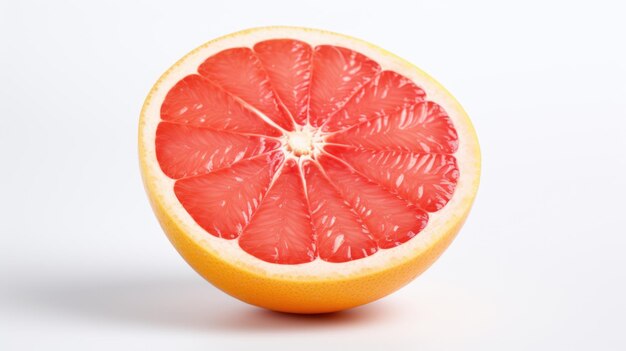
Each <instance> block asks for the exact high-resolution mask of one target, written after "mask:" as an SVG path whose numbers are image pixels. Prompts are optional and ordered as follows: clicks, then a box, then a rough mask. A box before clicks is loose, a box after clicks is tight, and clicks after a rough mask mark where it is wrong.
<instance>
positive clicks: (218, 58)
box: [198, 48, 293, 130]
mask: <svg viewBox="0 0 626 351" xmlns="http://www.w3.org/2000/svg"><path fill="white" fill-rule="evenodd" d="M198 72H199V73H200V75H202V76H203V77H205V78H207V79H208V80H210V81H212V82H214V83H215V84H217V85H219V86H221V87H222V88H224V89H225V90H226V91H228V92H230V93H232V94H233V95H235V96H237V97H238V98H240V99H241V100H243V101H245V102H246V103H248V104H250V105H251V106H252V107H254V108H256V109H257V110H259V111H260V112H261V113H263V114H264V115H266V116H267V117H269V118H270V119H271V120H272V121H274V122H275V123H276V124H278V125H279V126H281V127H282V128H284V129H286V130H293V121H292V119H291V117H290V116H289V114H288V112H287V111H286V110H285V108H284V107H283V106H282V105H281V103H280V101H279V100H278V97H277V96H276V94H275V93H274V90H273V89H272V86H271V84H270V79H269V76H268V74H267V72H266V71H265V69H264V68H263V66H262V64H261V61H260V60H259V59H258V57H257V56H256V55H255V54H254V52H252V50H251V49H250V48H233V49H227V50H224V51H222V52H220V53H218V54H216V55H213V56H211V57H209V58H208V59H206V61H204V62H203V63H202V64H201V65H200V67H199V68H198Z"/></svg>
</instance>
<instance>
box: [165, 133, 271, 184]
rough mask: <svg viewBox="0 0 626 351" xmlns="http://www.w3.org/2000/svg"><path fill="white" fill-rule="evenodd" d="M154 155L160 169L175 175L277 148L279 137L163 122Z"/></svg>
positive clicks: (192, 173) (187, 174)
mask: <svg viewBox="0 0 626 351" xmlns="http://www.w3.org/2000/svg"><path fill="white" fill-rule="evenodd" d="M155 144H156V145H155V147H156V151H157V159H158V160H159V164H160V165H161V169H162V170H163V173H165V174H167V176H169V177H170V178H174V179H178V178H184V177H190V176H195V175H200V174H204V173H208V172H211V171H212V170H215V169H220V168H224V167H229V166H230V165H232V164H233V163H235V162H238V161H241V160H242V159H247V158H250V157H253V156H256V155H259V154H262V153H265V152H267V151H271V150H276V149H278V148H279V147H280V146H281V143H280V141H278V140H276V139H272V138H268V137H259V136H250V135H241V134H236V133H230V132H223V131H222V132H220V131H215V130H212V129H206V128H198V127H191V126H189V125H184V124H175V123H168V122H163V123H161V124H159V126H158V128H157V131H156V142H155Z"/></svg>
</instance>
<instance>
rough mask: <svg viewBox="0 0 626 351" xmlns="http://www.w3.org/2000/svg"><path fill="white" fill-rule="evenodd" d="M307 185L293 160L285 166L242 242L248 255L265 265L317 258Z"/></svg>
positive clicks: (251, 220) (249, 225) (295, 262)
mask: <svg viewBox="0 0 626 351" xmlns="http://www.w3.org/2000/svg"><path fill="white" fill-rule="evenodd" d="M315 244H316V243H315V237H314V234H313V228H312V225H311V217H310V216H309V205H308V203H307V201H306V197H305V195H304V185H303V184H302V177H301V175H300V171H299V170H298V165H297V164H296V162H295V161H294V160H288V161H287V162H286V163H285V165H284V166H283V168H282V170H281V172H280V175H279V176H278V178H277V179H276V182H274V184H273V185H272V187H271V189H270V190H269V192H268V193H267V196H265V198H263V200H261V204H260V205H259V208H258V209H257V211H256V212H255V213H254V214H253V215H252V218H251V219H250V223H249V224H248V226H247V227H246V228H245V229H244V230H243V233H242V234H241V237H240V238H239V245H240V246H241V248H242V249H243V250H244V251H246V252H248V253H249V254H251V255H253V256H255V257H258V258H260V259H262V260H264V261H266V262H272V263H279V264H298V263H305V262H310V261H313V260H314V259H315V258H317V254H316V247H315Z"/></svg>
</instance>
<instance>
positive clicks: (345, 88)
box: [310, 45, 380, 127]
mask: <svg viewBox="0 0 626 351" xmlns="http://www.w3.org/2000/svg"><path fill="white" fill-rule="evenodd" d="M379 72H380V65H378V63H376V62H375V61H373V60H371V59H369V58H368V57H366V56H365V55H362V54H360V53H358V52H355V51H353V50H350V49H347V48H342V47H338V46H332V45H319V46H317V47H316V48H315V51H314V54H313V78H312V82H311V106H310V117H311V119H310V121H311V124H312V125H313V126H314V127H320V126H322V125H323V124H324V123H325V122H326V121H327V119H328V117H329V116H330V115H332V114H333V113H335V112H337V111H338V110H339V109H340V108H341V107H343V105H345V104H346V103H347V102H348V100H350V98H351V97H352V96H353V95H354V94H355V93H357V92H358V91H359V89H361V88H362V87H363V85H365V84H366V83H367V82H369V81H370V80H372V79H374V78H375V77H376V75H378V73H379Z"/></svg>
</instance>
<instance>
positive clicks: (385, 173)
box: [328, 146, 459, 212]
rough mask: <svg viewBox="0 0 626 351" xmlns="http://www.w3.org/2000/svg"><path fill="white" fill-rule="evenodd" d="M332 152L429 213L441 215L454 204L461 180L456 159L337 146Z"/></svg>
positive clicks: (447, 156) (449, 156) (443, 155)
mask: <svg viewBox="0 0 626 351" xmlns="http://www.w3.org/2000/svg"><path fill="white" fill-rule="evenodd" d="M328 151H329V152H330V153H332V154H333V155H336V156H338V157H339V158H341V159H343V160H344V161H346V163H347V164H349V165H350V166H351V167H353V168H354V169H355V170H356V171H357V172H359V173H361V174H363V176H365V177H366V178H368V179H370V180H372V181H374V182H376V183H377V184H380V185H381V186H382V187H384V188H385V189H387V190H388V191H390V192H392V193H394V194H397V195H398V196H400V197H402V198H403V199H406V200H407V201H409V202H410V203H412V204H414V205H416V206H417V207H419V208H421V209H423V210H425V211H428V212H436V211H439V210H440V209H442V208H443V207H444V206H445V205H446V204H447V203H448V201H450V199H451V198H452V195H453V194H454V188H455V186H456V183H457V180H458V178H459V170H458V166H457V163H456V159H455V158H454V156H452V155H445V154H416V153H410V152H406V151H371V150H359V149H354V148H345V147H337V146H335V147H329V148H328Z"/></svg>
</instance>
